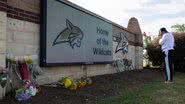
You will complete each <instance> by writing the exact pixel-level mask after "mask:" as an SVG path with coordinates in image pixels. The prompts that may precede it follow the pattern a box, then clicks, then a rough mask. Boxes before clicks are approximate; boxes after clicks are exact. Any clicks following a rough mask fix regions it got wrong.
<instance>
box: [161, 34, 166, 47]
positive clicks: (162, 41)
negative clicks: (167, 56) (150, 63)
mask: <svg viewBox="0 0 185 104" xmlns="http://www.w3.org/2000/svg"><path fill="white" fill-rule="evenodd" d="M166 38H167V37H166V35H163V36H162V38H161V39H159V44H160V45H163V44H164V42H165V40H166Z"/></svg>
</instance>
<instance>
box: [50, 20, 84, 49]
mask: <svg viewBox="0 0 185 104" xmlns="http://www.w3.org/2000/svg"><path fill="white" fill-rule="evenodd" d="M66 26H67V27H66V28H65V29H64V30H62V32H60V34H58V36H57V37H56V38H55V40H54V42H53V46H55V45H57V44H62V43H69V45H70V47H71V48H72V49H74V47H75V46H76V47H80V46H81V41H82V39H83V37H84V34H83V32H82V30H81V29H80V28H79V27H77V26H74V25H73V24H72V23H71V22H70V21H69V20H68V19H66Z"/></svg>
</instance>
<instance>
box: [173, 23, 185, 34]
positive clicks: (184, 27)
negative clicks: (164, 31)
mask: <svg viewBox="0 0 185 104" xmlns="http://www.w3.org/2000/svg"><path fill="white" fill-rule="evenodd" d="M171 28H175V30H176V32H185V24H176V25H173V26H171Z"/></svg>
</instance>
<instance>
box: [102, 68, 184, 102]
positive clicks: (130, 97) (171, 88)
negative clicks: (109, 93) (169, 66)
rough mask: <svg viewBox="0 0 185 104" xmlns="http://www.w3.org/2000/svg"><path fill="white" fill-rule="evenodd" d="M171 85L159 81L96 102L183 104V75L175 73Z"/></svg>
mask: <svg viewBox="0 0 185 104" xmlns="http://www.w3.org/2000/svg"><path fill="white" fill-rule="evenodd" d="M174 80H175V82H174V83H173V84H165V83H164V82H163V81H162V80H161V79H159V78H158V79H156V80H155V81H153V82H151V83H149V84H145V85H144V86H142V87H140V88H136V89H132V90H129V89H124V90H120V91H121V93H122V94H121V95H120V96H115V97H111V98H106V99H103V100H101V101H98V104H185V73H179V72H177V73H176V74H175V76H174Z"/></svg>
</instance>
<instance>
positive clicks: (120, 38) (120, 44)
mask: <svg viewBox="0 0 185 104" xmlns="http://www.w3.org/2000/svg"><path fill="white" fill-rule="evenodd" d="M113 41H114V42H117V46H116V50H115V53H117V52H119V51H122V52H123V54H126V53H128V39H127V37H126V36H125V35H124V34H123V33H122V32H121V33H119V34H117V35H116V36H113Z"/></svg>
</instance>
